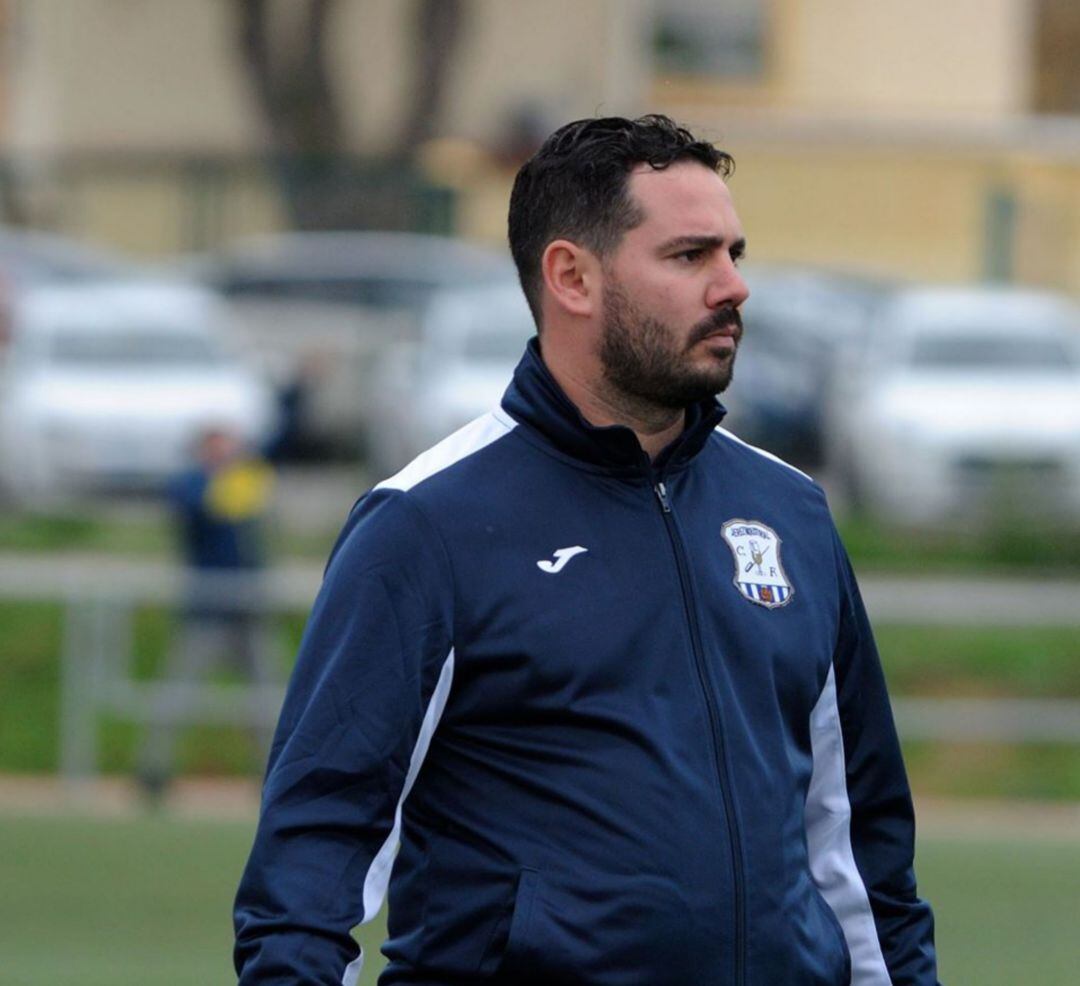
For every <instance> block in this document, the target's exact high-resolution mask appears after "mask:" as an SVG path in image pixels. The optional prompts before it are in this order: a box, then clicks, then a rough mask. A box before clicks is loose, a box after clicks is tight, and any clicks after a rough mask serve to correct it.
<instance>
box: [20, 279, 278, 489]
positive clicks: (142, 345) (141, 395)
mask: <svg viewBox="0 0 1080 986" xmlns="http://www.w3.org/2000/svg"><path fill="white" fill-rule="evenodd" d="M222 329H223V324H222V313H221V310H220V308H219V305H218V302H217V301H216V300H215V298H214V296H213V295H212V294H211V293H209V292H207V291H205V290H202V289H199V288H193V287H191V286H187V285H172V284H163V283H156V282H143V281H123V282H104V283H100V284H92V285H85V286H83V285H79V286H74V285H72V286H49V287H41V288H35V289H31V290H30V291H28V292H27V293H26V294H25V295H24V296H23V297H22V298H21V299H20V300H19V303H18V305H17V307H16V311H15V323H14V328H13V332H12V340H11V344H10V346H9V347H8V348H7V350H6V352H5V353H4V355H3V358H2V361H0V483H2V485H3V486H4V488H5V489H6V491H7V492H9V493H10V494H12V495H14V496H16V497H17V498H18V499H20V500H23V501H33V502H42V501H43V500H48V499H51V498H65V497H67V496H69V495H74V494H79V493H83V492H91V491H95V490H106V489H107V490H126V489H146V488H154V487H157V486H159V485H160V484H161V483H162V482H163V481H164V480H165V479H166V478H167V477H168V476H170V475H171V474H173V473H175V472H176V471H177V470H179V469H180V468H182V467H183V465H184V464H185V463H186V462H187V461H188V456H189V455H190V454H191V445H192V441H193V439H194V438H195V436H196V435H197V433H198V432H199V431H200V430H201V429H203V428H205V427H208V426H211V425H213V426H221V427H225V428H228V429H230V430H234V431H236V432H237V433H239V434H240V435H241V436H243V437H244V438H245V439H247V440H249V441H251V442H253V443H261V442H262V441H263V440H265V438H266V437H267V436H268V434H269V431H270V429H271V428H272V427H274V422H275V417H276V410H275V405H274V397H273V393H272V391H271V390H270V388H269V387H268V386H267V385H266V384H265V383H263V382H262V381H261V380H260V379H259V378H258V377H257V376H256V375H255V374H254V373H253V372H252V371H251V370H250V369H248V368H247V367H245V366H244V365H242V364H241V363H240V362H238V361H237V360H236V359H235V358H234V357H233V356H232V355H231V354H230V352H229V350H228V348H227V346H226V344H225V342H224V340H223V337H222V335H221V332H222Z"/></svg>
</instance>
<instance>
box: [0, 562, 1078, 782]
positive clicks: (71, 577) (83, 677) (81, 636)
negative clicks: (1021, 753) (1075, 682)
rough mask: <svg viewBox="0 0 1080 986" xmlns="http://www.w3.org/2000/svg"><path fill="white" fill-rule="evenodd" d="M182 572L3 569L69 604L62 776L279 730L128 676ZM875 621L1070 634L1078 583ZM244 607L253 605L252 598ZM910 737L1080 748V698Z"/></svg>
mask: <svg viewBox="0 0 1080 986" xmlns="http://www.w3.org/2000/svg"><path fill="white" fill-rule="evenodd" d="M320 577H321V570H320V569H319V568H318V567H317V566H313V565H291V566H283V567H281V568H280V569H278V570H276V571H275V572H274V573H272V574H271V575H270V576H268V577H267V580H266V582H265V585H264V589H265V591H263V592H261V593H260V596H259V599H258V606H259V607H261V608H263V609H264V610H265V613H266V614H267V615H273V614H281V613H287V612H305V611H306V610H307V609H308V607H309V606H310V603H311V601H312V599H313V598H314V596H315V593H316V591H317V588H318V585H319V581H320ZM183 587H184V580H183V574H182V572H180V571H179V570H177V569H175V568H173V567H170V566H168V565H164V564H146V563H140V564H133V563H125V562H120V561H118V560H115V559H112V560H79V559H70V558H69V559H59V560H54V559H49V558H30V559H26V560H25V561H20V563H19V564H18V566H17V567H12V566H3V567H0V598H7V599H51V600H56V599H60V600H64V601H65V627H64V637H63V640H64V642H63V659H62V681H61V696H62V697H61V771H62V773H63V776H64V777H65V778H67V779H70V780H78V779H81V778H87V777H92V776H93V775H94V774H95V772H96V768H97V746H96V731H97V722H98V719H99V717H100V716H101V715H102V714H104V713H111V714H113V715H116V716H118V717H120V718H123V719H128V720H131V721H134V722H144V723H145V722H149V721H151V719H153V718H154V717H155V716H158V715H160V714H162V710H163V709H171V710H172V711H171V712H170V713H168V714H170V715H173V716H174V717H177V718H179V719H182V720H183V721H185V722H207V723H229V724H237V725H247V726H252V727H258V726H265V725H267V724H269V723H272V722H273V720H274V719H275V718H276V716H277V714H278V710H279V708H280V704H281V699H282V689H281V688H280V687H278V686H267V685H251V684H236V685H219V684H214V685H205V684H195V683H191V682H179V683H177V682H167V681H137V680H135V678H134V676H133V673H132V667H131V663H132V620H133V616H134V613H135V612H136V610H137V609H138V607H140V606H146V605H151V604H157V605H162V604H164V605H168V606H176V605H177V604H178V603H179V602H180V601H181V600H182V599H183ZM862 590H863V595H864V597H865V599H866V603H867V608H868V609H869V611H870V614H871V616H872V618H873V620H874V622H875V623H879V624H886V623H888V624H900V625H940V626H946V625H949V626H958V625H959V626H991V627H993V626H997V627H1010V626H1037V625H1053V626H1070V627H1071V626H1075V627H1077V628H1078V632H1080V584H1078V583H1076V582H1059V581H1049V580H1042V581H1032V580H1020V579H991V578H978V579H972V578H957V579H945V578H935V579H924V578H874V577H867V578H864V579H863V580H862ZM245 605H251V603H250V601H248V602H247V603H245ZM893 707H894V711H895V713H896V719H897V724H898V728H899V730H900V733H901V735H902V736H903V737H904V738H906V739H931V740H954V741H967V742H1002V743H1068V744H1072V743H1080V701H1077V700H1073V699H1037V700H1036V699H1015V698H948V699H944V698H911V697H904V696H894V698H893Z"/></svg>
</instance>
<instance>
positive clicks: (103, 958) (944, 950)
mask: <svg viewBox="0 0 1080 986" xmlns="http://www.w3.org/2000/svg"><path fill="white" fill-rule="evenodd" d="M251 836H252V826H251V825H250V824H248V823H243V822H206V821H182V820H177V819H172V818H168V817H146V818H138V819H128V820H123V821H106V820H95V819H89V818H59V817H55V818H54V817H46V818H13V817H0V887H2V888H3V892H2V893H0V956H3V960H2V962H0V986H58V984H59V986H62V984H67V983H71V984H75V983H78V984H79V986H135V984H138V986H208V984H215V983H228V982H230V981H235V979H234V977H233V974H232V969H231V949H232V928H231V909H232V898H233V894H234V893H235V889H236V885H237V881H238V880H239V877H240V872H241V869H242V867H243V863H244V860H245V858H246V855H247V851H248V848H249V846H250V841H251ZM918 870H919V876H920V891H921V893H922V894H923V895H924V896H925V897H927V898H928V899H929V900H930V901H931V903H932V904H933V905H934V908H935V911H936V913H937V940H938V952H939V955H940V963H941V979H942V982H944V983H946V984H948V986H956V984H963V983H978V984H979V986H1015V984H1017V983H1037V984H1039V986H1065V984H1067V983H1071V982H1075V973H1076V962H1075V955H1076V952H1075V948H1076V932H1075V929H1074V924H1075V911H1076V887H1077V886H1078V885H1080V841H1073V842H1054V843H1051V842H1041V843H1040V842H1029V843H1026V842H1019V841H1001V840H986V839H982V840H958V839H929V838H924V839H923V840H922V842H921V844H920V849H919V863H918ZM381 934H382V927H381V925H376V926H373V927H371V928H365V929H364V936H363V937H364V939H365V940H366V941H367V943H368V946H369V948H368V951H367V954H368V955H369V956H373V958H374V961H372V962H371V963H370V964H369V967H368V969H367V970H366V975H365V976H364V978H363V980H362V983H363V984H364V986H371V984H373V983H374V981H375V975H376V970H377V967H378V966H379V965H380V964H381V963H380V961H379V958H380V957H379V956H377V955H376V954H375V953H376V950H377V949H376V948H371V947H370V946H371V945H373V944H376V943H377V941H378V939H379V937H380V936H381Z"/></svg>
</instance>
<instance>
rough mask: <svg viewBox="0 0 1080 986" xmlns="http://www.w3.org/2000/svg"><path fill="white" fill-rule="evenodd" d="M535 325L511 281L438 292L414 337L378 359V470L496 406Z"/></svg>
mask: <svg viewBox="0 0 1080 986" xmlns="http://www.w3.org/2000/svg"><path fill="white" fill-rule="evenodd" d="M535 331H536V330H535V327H534V325H533V320H532V315H531V314H530V313H529V307H528V305H527V304H526V303H525V297H524V295H523V294H522V293H521V288H520V287H519V286H518V284H517V282H516V281H509V282H506V283H503V284H495V285H489V286H485V287H472V288H459V289H456V290H447V291H443V292H440V293H439V294H437V295H436V296H435V297H434V298H433V299H432V301H431V304H430V305H429V306H428V309H427V311H426V313H425V315H424V318H423V320H422V322H421V327H420V334H419V338H418V339H415V340H403V341H401V342H399V343H398V344H397V345H395V346H394V347H392V348H390V349H388V350H387V351H386V353H385V354H384V355H383V357H382V358H381V359H380V360H379V362H378V363H377V364H376V367H375V372H374V373H373V376H372V386H371V388H370V391H369V396H370V399H371V407H370V408H369V411H368V417H369V420H370V422H371V433H370V437H369V442H368V444H369V449H370V453H371V460H370V461H371V465H372V470H373V472H374V473H375V475H377V476H380V477H382V476H387V475H389V474H391V473H393V472H396V471H397V470H398V469H399V468H401V467H402V466H404V465H405V464H407V463H408V462H409V461H410V460H411V459H412V458H413V457H414V456H416V455H417V454H418V453H420V452H422V451H423V450H424V449H426V448H429V447H431V446H432V445H434V444H435V443H436V442H438V441H439V440H440V439H442V438H444V437H446V436H447V435H449V434H451V433H452V432H454V431H456V430H457V429H458V428H460V427H461V426H462V425H464V424H467V423H468V422H469V421H471V420H472V419H473V418H476V417H478V416H479V415H481V414H483V413H485V412H486V411H489V410H491V409H492V408H493V407H496V406H497V405H498V403H499V401H500V399H501V398H502V395H503V391H504V390H505V389H506V387H507V385H508V384H509V383H510V378H511V377H512V376H513V373H514V367H515V366H517V363H518V361H519V360H520V359H521V356H522V354H523V352H524V351H525V344H526V342H527V341H528V340H529V337H530V336H532V335H533V334H534V333H535Z"/></svg>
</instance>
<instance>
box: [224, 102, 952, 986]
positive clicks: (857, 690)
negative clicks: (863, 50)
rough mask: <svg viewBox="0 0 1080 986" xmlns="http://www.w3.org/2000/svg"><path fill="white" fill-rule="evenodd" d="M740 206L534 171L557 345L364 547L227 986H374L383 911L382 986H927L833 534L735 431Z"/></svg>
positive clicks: (286, 725) (332, 621) (689, 176)
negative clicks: (364, 954)
mask: <svg viewBox="0 0 1080 986" xmlns="http://www.w3.org/2000/svg"><path fill="white" fill-rule="evenodd" d="M730 170H731V159H730V158H729V157H727V156H726V155H724V154H722V153H720V152H718V151H717V150H716V149H715V148H713V147H712V146H711V145H709V144H706V143H703V142H699V141H697V140H695V139H694V138H693V137H692V136H691V135H690V134H689V133H688V132H686V131H685V130H683V129H680V128H678V127H676V126H675V125H674V124H673V123H672V122H671V121H670V120H668V119H666V118H664V117H659V116H653V117H644V118H642V119H640V120H636V121H629V120H624V119H620V118H611V119H597V120H583V121H578V122H577V123H572V124H569V125H568V126H566V127H563V128H562V129H561V130H559V131H557V132H556V133H555V134H553V135H552V136H551V137H550V138H549V139H548V141H547V142H546V143H545V144H544V146H543V147H542V148H541V149H540V151H538V152H537V154H536V155H535V156H534V157H533V158H532V159H531V160H530V161H528V162H527V163H526V164H525V165H524V167H523V168H522V169H521V171H520V173H519V174H518V177H517V181H516V183H515V186H514V191H513V195H512V197H511V204H510V244H511V248H512V250H513V253H514V258H515V260H516V262H517V265H518V269H519V272H520V275H521V281H522V286H523V288H524V290H525V294H526V296H527V298H528V300H529V303H530V305H531V307H532V310H533V312H534V314H535V316H536V320H537V326H538V329H539V336H538V339H534V340H533V341H532V342H531V343H530V344H529V347H528V349H527V351H526V353H525V356H524V358H523V359H522V361H521V363H520V365H519V366H518V369H517V371H516V373H515V376H514V381H513V383H512V384H511V386H510V388H509V389H508V390H507V392H506V395H505V397H504V398H503V402H502V406H501V407H500V408H498V409H496V410H495V411H493V412H492V413H491V414H490V415H488V416H486V417H484V418H482V419H480V420H478V421H476V422H474V423H473V424H471V425H468V426H467V427H466V428H464V429H462V430H461V431H459V432H457V433H456V434H455V435H453V436H451V437H450V438H448V439H447V440H445V441H444V442H442V443H441V444H440V445H437V446H436V447H435V448H434V449H432V450H430V451H429V452H426V453H425V454H423V455H421V456H420V457H419V458H418V459H417V460H415V461H414V462H413V463H412V464H411V465H409V466H408V467H407V468H406V469H404V470H403V471H402V472H401V473H399V474H398V475H397V476H395V477H393V478H392V479H390V480H387V481H386V482H384V483H381V484H379V486H377V487H376V488H375V489H374V490H373V491H372V492H371V493H369V494H368V495H367V496H365V497H364V498H362V499H361V500H360V502H359V503H358V504H357V506H356V507H355V509H354V510H353V513H352V515H351V517H350V520H349V523H348V525H347V527H346V530H345V532H344V533H343V535H342V537H341V539H340V541H339V543H338V546H337V548H336V550H335V552H334V555H333V557H332V560H331V562H330V565H329V567H328V570H327V576H326V581H325V584H324V587H323V590H322V592H321V594H320V597H319V600H318V602H317V603H316V606H315V609H314V612H313V614H312V617H311V622H310V625H309V628H308V630H307V634H306V637H305V640H304V643H303V646H302V649H301V654H300V658H299V664H298V666H297V669H296V672H295V676H294V680H293V682H292V686H291V689H290V693H289V697H288V699H287V700H286V704H285V708H284V711H283V713H282V719H281V723H280V725H279V727H278V733H277V736H276V738H275V743H274V749H273V753H272V756H271V761H270V768H269V774H268V777H267V780H266V790H265V795H264V802H263V814H262V820H261V823H260V826H259V832H258V835H257V837H256V842H255V847H254V850H253V852H252V856H251V860H250V862H249V864H248V868H247V871H246V873H245V875H244V879H243V882H242V884H241V887H240V893H239V898H238V905H237V929H238V930H237V949H236V958H237V966H238V968H239V969H240V970H241V981H242V983H245V984H247V983H256V982H257V983H285V982H289V983H293V982H304V983H338V982H342V981H343V982H345V983H353V982H355V981H356V978H357V976H358V974H359V962H360V960H359V959H358V958H355V956H356V951H357V949H356V946H355V944H354V943H353V940H352V938H351V937H350V936H349V929H350V928H352V927H353V926H354V925H356V924H357V923H359V922H360V921H362V920H367V919H370V918H371V917H372V916H373V915H374V914H375V912H376V911H377V910H378V908H379V906H380V904H381V902H382V899H383V895H384V893H385V892H386V890H387V888H388V887H389V895H390V900H389V940H388V942H387V943H386V945H385V946H384V952H385V954H386V955H387V957H388V960H389V964H388V966H387V968H386V971H385V972H384V973H383V975H382V977H381V979H380V983H382V984H404V983H409V984H424V986H451V984H479V983H499V984H507V986H509V984H514V986H519V984H525V983H537V984H545V986H552V984H581V986H593V984H595V986H608V984H611V986H616V984H620V986H621V984H626V986H631V984H633V986H727V984H758V986H786V984H790V986H795V984H798V986H814V984H829V986H839V984H842V983H843V984H846V983H849V982H851V983H855V984H858V986H869V984H875V986H876V984H888V983H896V984H926V986H930V984H933V983H935V982H936V973H935V958H934V949H933V943H932V918H931V915H930V911H929V908H928V907H927V906H926V905H925V904H924V903H923V902H922V901H920V900H919V899H918V898H917V896H916V892H915V882H914V878H913V875H912V867H911V862H912V839H913V831H912V814H911V802H910V796H909V793H908V786H907V782H906V779H905V776H904V770H903V765H902V763H901V760H900V753H899V749H898V746H897V742H896V736H895V733H894V730H893V725H892V719H891V716H890V712H889V705H888V700H887V697H886V694H885V686H884V682H883V679H882V674H881V669H880V666H879V663H878V659H877V656H876V653H875V651H874V646H873V642H872V640H871V636H870V629H869V626H868V625H867V621H866V617H865V614H864V612H863V608H862V605H861V603H860V601H859V596H858V592H857V589H856V587H855V581H854V578H853V576H852V574H851V570H850V568H849V566H848V563H847V560H846V558H845V555H844V552H843V549H842V548H841V546H840V543H839V541H838V539H837V536H836V534H835V531H834V529H833V526H832V523H831V521H830V519H829V516H828V512H827V508H826V506H825V501H824V497H823V495H822V493H821V491H820V489H819V488H818V487H817V486H816V485H815V484H814V483H813V482H811V481H810V480H809V479H808V478H807V477H806V476H804V475H803V474H801V473H799V472H798V471H796V470H794V469H792V468H790V467H788V466H786V465H784V464H782V463H780V462H779V461H778V460H775V459H773V458H772V457H771V456H769V455H767V454H765V453H761V452H758V451H757V450H755V449H752V448H750V447H748V446H746V445H744V444H742V443H741V442H740V441H739V440H738V439H736V438H735V437H734V436H732V435H730V434H728V433H726V432H724V431H723V430H720V429H718V428H717V425H718V423H719V421H720V419H721V417H722V414H723V411H722V409H721V408H720V406H719V405H718V404H717V402H716V399H715V396H714V395H715V394H716V393H717V392H718V391H721V390H722V389H723V388H724V387H725V386H726V385H727V383H728V381H729V380H730V378H731V373H732V364H733V362H734V358H735V351H736V349H737V346H738V343H739V338H740V336H741V334H742V323H741V318H740V315H739V309H740V306H741V305H742V303H743V302H744V301H745V300H746V297H747V291H746V287H745V285H744V284H743V281H742V278H741V277H740V276H739V272H738V269H737V266H736V265H737V261H738V260H739V258H740V256H741V254H742V252H743V249H744V240H743V232H742V228H741V226H740V224H739V220H738V217H737V215H736V213H735V210H734V207H733V205H732V200H731V196H730V194H729V191H728V188H727V185H726V184H725V182H724V177H726V176H727V175H728V174H729V172H730ZM399 843H400V851H399V852H398V855H397V858H396V862H395V860H394V851H395V847H396V846H397V845H398V844H399ZM391 874H392V879H391Z"/></svg>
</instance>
